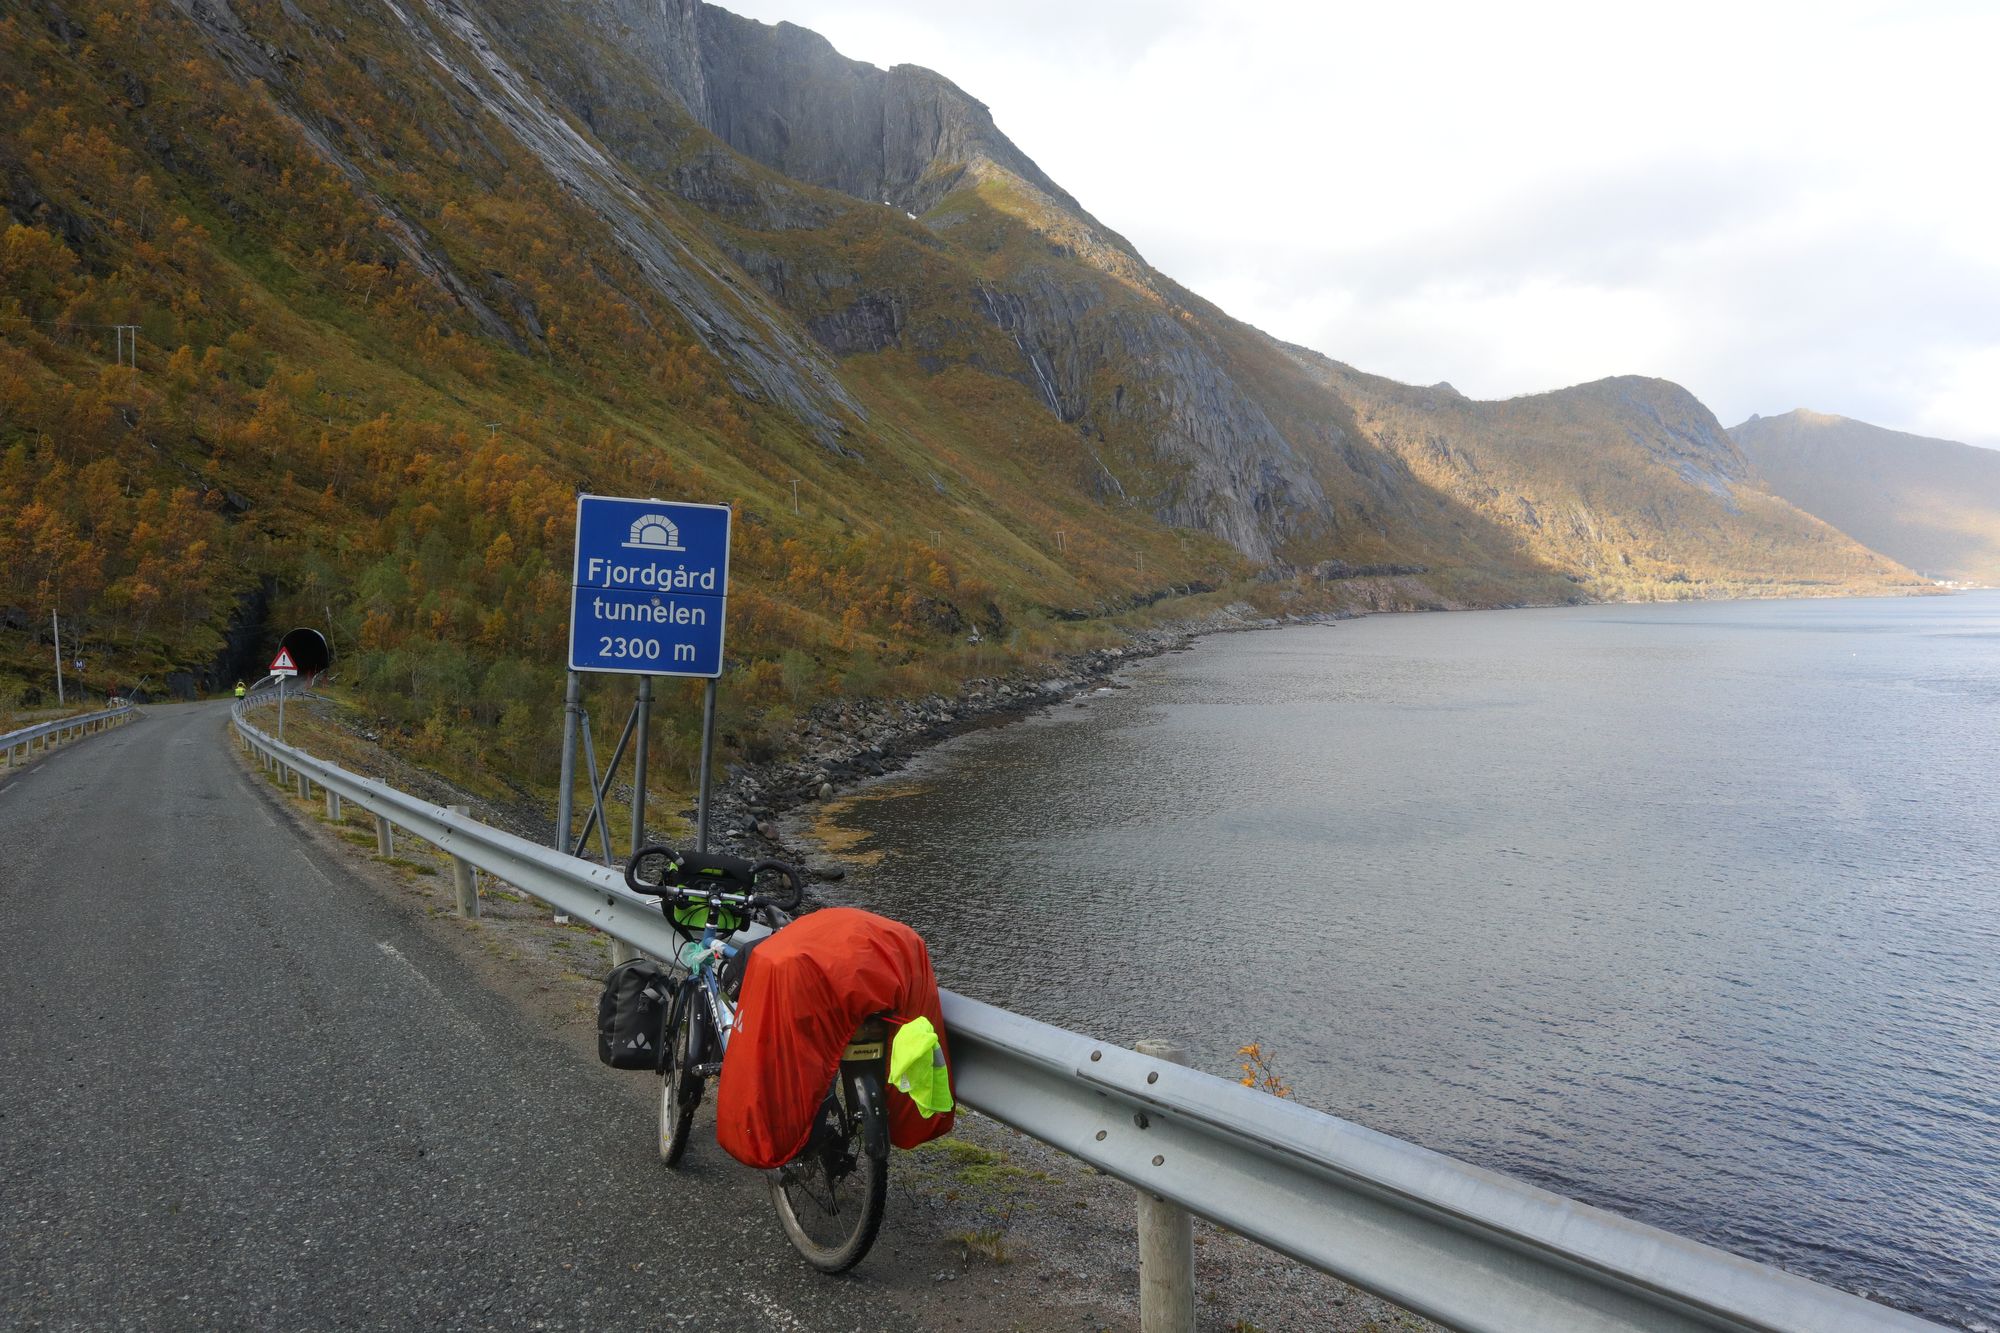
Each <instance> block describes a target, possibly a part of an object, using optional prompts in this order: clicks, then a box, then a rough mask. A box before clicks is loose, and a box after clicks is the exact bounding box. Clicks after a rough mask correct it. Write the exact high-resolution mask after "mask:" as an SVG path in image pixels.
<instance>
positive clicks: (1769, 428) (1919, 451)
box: [1729, 409, 2000, 586]
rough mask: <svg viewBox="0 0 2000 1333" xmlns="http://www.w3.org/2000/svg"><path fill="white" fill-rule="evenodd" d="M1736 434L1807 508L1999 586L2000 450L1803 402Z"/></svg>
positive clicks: (1918, 566)
mask: <svg viewBox="0 0 2000 1333" xmlns="http://www.w3.org/2000/svg"><path fill="white" fill-rule="evenodd" d="M1729 434H1730V435H1731V437H1732V438H1734V439H1735V441H1736V443H1737V444H1738V445H1740V446H1741V447H1742V449H1743V452H1744V454H1745V455H1746V456H1747V457H1748V458H1749V459H1750V460H1751V461H1752V462H1753V463H1755V464H1756V466H1757V469H1758V470H1759V471H1760V472H1762V473H1763V474H1764V477H1765V479H1766V480H1767V481H1768V482H1769V483H1770V486H1771V490H1772V492H1773V493H1774V494H1777V495H1781V496H1783V497H1784V498H1785V499H1787V500H1789V501H1791V502H1792V503H1793V504H1795V505H1797V506H1798V507H1799V508H1801V509H1803V510H1805V511H1806V512H1808V513H1811V514H1817V515H1818V516H1819V517H1821V518H1823V519H1825V520H1826V521H1827V522H1829V523H1831V524H1833V525H1834V526H1836V527H1838V528H1839V529H1841V531H1843V532H1847V533H1851V534H1852V535H1853V536H1854V538H1855V539H1856V540H1858V541H1861V542H1864V543H1866V544H1867V545H1869V546H1871V547H1873V548H1874V549H1875V550H1878V551H1880V552H1882V553H1883V554H1884V555H1887V556H1889V557H1891V558H1892V559H1895V560H1897V561H1900V562H1901V563H1903V564H1905V565H1908V566H1909V567H1910V568H1911V569H1914V570H1918V571H1920V572H1922V573H1923V574H1925V575H1928V576H1929V577H1931V578H1934V579H1943V580H1948V581H1950V582H1954V583H1979V584H1985V585H1988V586H2000V451H1996V450H1992V449H1979V448H1975V447H1973V446H1972V445H1969V444H1956V443H1953V442H1952V441H1950V440H1933V439H1926V438H1925V437H1923V436H1921V435H1905V434H1903V433H1902V432H1901V431H1894V430H1884V429H1883V428H1882V427H1880V426H1871V425H1869V424H1867V423H1866V422H1863V421H1852V420H1849V419H1848V418H1846V417H1836V416H1828V415H1825V414H1824V413H1820V412H1808V411H1805V410H1804V409H1800V410H1798V411H1796V412H1787V413H1785V414H1784V415H1783V416H1777V417H1755V416H1753V417H1751V418H1750V419H1749V420H1748V421H1746V422H1744V423H1743V424H1742V425H1740V426H1735V427H1732V428H1731V429H1730V432H1729Z"/></svg>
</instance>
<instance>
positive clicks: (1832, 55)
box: [731, 0, 2000, 445]
mask: <svg viewBox="0 0 2000 1333" xmlns="http://www.w3.org/2000/svg"><path fill="white" fill-rule="evenodd" d="M731 7H732V8H735V9H737V10H739V11H740V12H743V13H746V14H749V15H751V16H752V17H756V18H760V19H763V20H765V21H767V22H774V21H777V20H779V19H790V20H791V21H793V22H796V23H799V24H801V25H803V26H806V27H810V28H813V29H815V30H817V31H819V32H821V33H822V34H824V35H825V36H826V37H828V38H829V39H830V40H831V41H832V42H833V43H834V45H835V46H837V47H839V48H840V49H841V50H842V51H844V52H845V53H846V54H848V55H850V56H853V57H855V58H857V59H862V60H868V61H872V62H874V63H876V64H881V65H890V64H897V63H903V62H909V63H914V64H921V65H927V66H929V67H931V68H933V69H936V70H938V71H939V72H941V73H943V74H944V75H946V76H947V77H949V78H951V79H953V80H954V81H955V82H957V83H958V84H959V85H960V86H961V87H963V88H965V89H966V90H967V91H968V92H970V93H971V94H972V95H973V96H975V97H978V98H979V99H980V100H982V101H984V102H986V103H987V104H988V105H989V106H991V107H992V109H993V114H994V118H995V120H996V121H997V122H998V123H999V125H1000V127H1001V129H1002V130H1003V131H1005V132H1006V133H1007V134H1008V135H1009V136H1010V137H1012V138H1013V139H1014V141H1015V142H1016V143H1018V144H1019V145H1020V146H1021V148H1022V149H1023V150H1024V151H1026V152H1027V153H1028V154H1029V155H1030V156H1031V157H1033V158H1035V159H1036V161H1038V162H1039V163H1040V164H1041V165H1042V167H1043V168H1044V169H1045V170H1047V171H1048V173H1049V174H1050V176H1052V177H1053V178H1054V179H1055V180H1056V181H1058V182H1059V183H1061V184H1062V185H1063V186H1064V187H1065V188H1066V189H1068V190H1069V191H1070V192H1071V193H1072V194H1074V195H1075V196H1076V197H1077V198H1078V199H1079V200H1080V201H1082V203H1083V204H1084V206H1085V207H1087V208H1089V209H1090V210H1091V211H1092V212H1093V213H1095V214H1096V215H1097V216H1098V217H1099V218H1100V219H1102V220H1103V221H1104V222H1105V223H1106V224H1108V225H1109V226H1111V227H1113V228H1114V229H1116V230H1118V231H1120V232H1122V233H1123V234H1124V235H1126V236H1127V237H1129V238H1130V239H1131V240H1132V241H1133V242H1134V244H1136V245H1137V246H1138V247H1139V248H1140V250H1141V251H1142V252H1144V253H1145V254H1146V256H1147V258H1148V259H1150V260H1151V261H1152V262H1153V263H1154V264H1155V265H1157V266H1158V267H1159V268H1161V269H1162V270H1164V271H1165V272H1167V273H1169V274H1171V275H1172V276H1173V277H1175V278H1176V279H1178V280H1179V281H1181V282H1182V283H1184V284H1186V285H1187V286H1188V287H1191V288H1193V289H1194V290H1195V291H1198V292H1200V293H1202V294H1203V295H1204V296H1207V297H1209V298H1210V299H1211V300H1214V301H1216V303H1217V304H1219V305H1221V306H1222V307H1223V308H1224V309H1226V310H1228V311H1230V312H1231V313H1232V314H1235V315H1237V316H1239V317H1241V318H1243V319H1246V320H1248V321H1250V322H1251V323H1254V324H1256V325H1258V326H1259V327H1262V328H1264V329H1266V330H1268V331H1269V332H1271V333H1274V334H1276V335H1278V336H1280V337H1283V338H1287V339H1289V340H1291V341H1294V342H1299V343H1304V344H1306V345H1308V346H1311V347H1314V348H1317V349H1319V350H1321V351H1323V352H1326V353H1327V354H1328V355H1330V356H1334V357H1337V358H1339V359H1340V360H1343V361H1348V362H1351V363H1353V364H1355V365H1357V366H1359V367H1361V368H1363V369H1366V370H1373V371H1377V372H1380V373H1383V374H1389V375H1394V376H1396V377H1398V378H1401V379H1408V380H1413V381H1419V382H1430V381H1434V380H1439V379H1449V380H1451V381H1452V382H1453V383H1455V384H1456V385H1457V386H1458V387H1459V388H1460V389H1462V390H1464V391H1465V392H1467V393H1472V394H1475V395H1478V396H1487V397H1496V396H1504V395H1508V394H1515V393H1526V392H1534V391H1538V390H1541V389H1546V388H1551V387H1555V386H1557V385H1560V384H1568V383H1574V382H1578V381H1581V380H1587V379H1593V378H1596V377H1598V376H1601V375H1608V374H1621V373H1633V372H1638V373H1650V374H1658V375H1664V376H1667V377H1669V378H1673V379H1677V380H1679V381H1680V382H1682V383H1684V384H1686V385H1687V386H1688V387H1689V388H1691V389H1693V390H1694V391H1695V392H1696V393H1697V394H1699V395H1700V396H1701V397H1702V398H1703V399H1704V400H1705V401H1707V402H1708V403H1709V405H1710V406H1711V407H1713V408H1714V409H1715V410H1716V412H1717V414H1718V415H1720V416H1721V417H1722V418H1723V420H1724V421H1725V422H1727V423H1733V422H1735V421H1737V420H1740V419H1741V418H1743V417H1745V416H1747V415H1749V414H1750V413H1751V412H1763V413H1767V414H1768V413H1771V412H1779V411H1785V410H1788V409H1790V408H1791V407H1794V406H1811V407H1814V408H1817V409H1819V410H1823V411H1830V412H1838V413H1842V414H1844V415H1847V416H1854V417H1859V418H1861V419H1864V420H1870V421H1875V422H1877V423H1879V424H1881V425H1885V426H1892V427H1897V428H1900V429H1910V430H1920V431H1923V432H1925V433H1929V434H1945V435H1948V436H1950V437H1953V438H1958V439H1966V440H1972V441H1975V442H1978V443H1986V444H1995V445H2000V376H1996V374H1995V373H1994V372H1995V369H1996V365H2000V227H1996V226H1995V225H1994V224H1995V220H1996V218H2000V172H1995V171H1993V170H1992V168H1991V166H1990V159H1991V155H1992V134H1993V128H1994V126H1996V125H2000V80H1995V79H1993V78H1992V77H1991V75H1990V70H1989V69H1988V68H1987V67H1988V66H1989V65H1990V63H1991V57H1992V53H1993V52H1995V51H1996V50H2000V6H1995V5H1990V4H1983V3H1962V4H1951V3H1906V4H1893V3H1861V2H1859V0H1838V2H1834V3H1802V2H1795V0H1783V2H1781V3H1761V4H1759V3H1740V2H1739V3H1733V4H1721V3H1707V2H1706V0H1702V2H1699V3H1691V4H1683V5H1681V6H1677V7H1674V8H1672V9H1667V10H1662V9H1659V8H1657V7H1655V8H1652V9H1645V10H1641V9H1637V8H1634V7H1630V6H1613V5H1605V4H1602V3H1601V2H1599V0H1591V2H1590V3H1561V2H1558V0H1535V2H1528V0H1524V2H1523V3H1520V4H1515V5H1506V6H1502V5H1493V4H1490V3H1480V4H1471V3H1419V4H1404V5H1393V6H1391V5H1369V6H1362V5H1328V4H1313V3H1295V2H1284V3H1281V2H1279V0H1270V2H1267V3H1240V4H1232V5H1211V4H1199V3H1157V4H1154V3H1140V2H1138V0H1104V2H1101V3H1091V0H1069V2H1067V3H1060V4H1058V3H1055V2H1054V0H1027V2H1026V3H1016V4H1011V5H1006V6H990V5H989V6H978V7H962V8H961V7H956V6H953V7H940V6H937V5H935V4H934V3H929V2H926V0H874V3H857V2H843V0H737V3H735V4H733V5H731Z"/></svg>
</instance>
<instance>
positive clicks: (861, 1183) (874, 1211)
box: [766, 1069, 889, 1273]
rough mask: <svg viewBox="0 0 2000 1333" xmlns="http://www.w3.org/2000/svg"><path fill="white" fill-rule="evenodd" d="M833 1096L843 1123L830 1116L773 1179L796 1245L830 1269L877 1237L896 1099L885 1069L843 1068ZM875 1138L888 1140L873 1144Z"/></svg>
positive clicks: (854, 1258)
mask: <svg viewBox="0 0 2000 1333" xmlns="http://www.w3.org/2000/svg"><path fill="white" fill-rule="evenodd" d="M831 1101H832V1102H833V1104H834V1107H836V1108H837V1112H838V1125H837V1126H833V1125H831V1124H830V1125H829V1127H828V1132H823V1133H821V1134H820V1135H817V1136H816V1137H817V1138H818V1141H817V1142H815V1143H812V1144H810V1145H808V1146H807V1148H806V1151H805V1152H804V1153H802V1154H801V1155H800V1156H799V1157H798V1158H797V1159H796V1160H794V1161H791V1162H787V1163H786V1164H785V1165H784V1166H781V1167H779V1168H778V1169H777V1170H775V1171H772V1172H770V1173H768V1175H767V1177H766V1179H767V1180H768V1182H769V1185H770V1190H771V1202H772V1204H773V1205H775V1206H776V1208H777V1210H778V1221H779V1223H780V1224H782V1225H783V1226H784V1228H785V1235H786V1237H787V1238H788V1239H789V1240H790V1241H791V1242H792V1248H794V1249H796V1250H797V1251H798V1252H799V1253H800V1254H801V1255H803V1256H804V1257H805V1261H806V1262H807V1263H809V1264H811V1265H812V1266H813V1267H814V1268H817V1269H818V1270H819V1271H820V1272H822V1273H844V1272H846V1271H847V1270H848V1269H850V1268H852V1267H854V1265H856V1264H858V1263H860V1262H861V1259H862V1256H864V1255H866V1254H867V1253H868V1249H869V1247H870V1246H872V1245H873V1244H874V1243H875V1235H876V1233H877V1232H879V1231H880V1230H881V1229H882V1213H883V1209H884V1205H885V1204H886V1203H887V1201H888V1196H889V1163H888V1153H887V1150H886V1145H887V1143H888V1127H887V1125H886V1123H884V1118H885V1117H886V1116H887V1115H888V1105H887V1103H886V1102H885V1101H884V1099H883V1094H882V1075H881V1073H880V1071H878V1070H876V1069H861V1070H856V1071H854V1072H852V1073H849V1072H848V1071H845V1070H843V1071H842V1072H841V1074H840V1076H839V1077H837V1078H835V1079H834V1084H833V1093H832V1096H831ZM870 1143H874V1144H877V1145H882V1146H880V1147H878V1148H877V1149H876V1150H875V1151H873V1152H871V1151H870V1150H869V1147H868V1145H869V1144H870Z"/></svg>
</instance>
